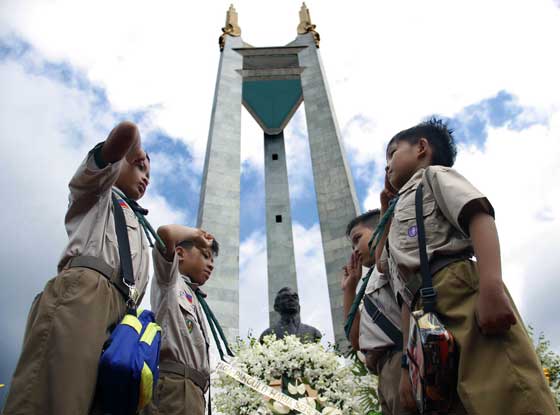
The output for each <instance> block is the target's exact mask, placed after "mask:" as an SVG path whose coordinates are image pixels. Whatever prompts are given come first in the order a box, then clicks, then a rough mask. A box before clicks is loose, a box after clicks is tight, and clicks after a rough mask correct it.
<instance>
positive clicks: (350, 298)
mask: <svg viewBox="0 0 560 415" xmlns="http://www.w3.org/2000/svg"><path fill="white" fill-rule="evenodd" d="M361 276H362V261H361V260H360V258H359V255H358V254H357V253H356V251H354V252H352V256H351V257H350V260H349V261H348V264H346V265H345V266H344V268H343V277H342V283H341V288H342V305H343V309H344V316H345V317H348V313H350V308H352V303H353V302H354V299H355V298H356V288H357V287H358V283H359V282H360V277H361ZM349 340H350V344H351V345H352V348H353V349H354V350H356V351H358V350H360V341H359V340H360V309H359V308H358V310H356V315H355V317H354V321H353V322H352V327H351V329H350V339H349Z"/></svg>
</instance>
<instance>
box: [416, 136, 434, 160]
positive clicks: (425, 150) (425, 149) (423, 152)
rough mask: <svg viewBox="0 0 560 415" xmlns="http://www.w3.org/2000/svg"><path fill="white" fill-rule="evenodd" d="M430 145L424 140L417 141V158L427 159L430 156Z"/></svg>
mask: <svg viewBox="0 0 560 415" xmlns="http://www.w3.org/2000/svg"><path fill="white" fill-rule="evenodd" d="M430 150H431V148H430V143H428V140H426V139H425V138H421V139H420V140H418V156H419V158H424V157H428V156H430V155H431V151H430Z"/></svg>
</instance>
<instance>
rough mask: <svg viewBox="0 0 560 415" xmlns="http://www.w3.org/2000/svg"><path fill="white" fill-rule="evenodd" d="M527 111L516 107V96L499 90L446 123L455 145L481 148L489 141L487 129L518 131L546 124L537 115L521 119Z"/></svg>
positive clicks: (517, 102) (518, 106) (521, 107)
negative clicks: (452, 133) (462, 144)
mask: <svg viewBox="0 0 560 415" xmlns="http://www.w3.org/2000/svg"><path fill="white" fill-rule="evenodd" d="M529 110H530V109H529V108H525V107H523V106H521V105H520V104H519V101H518V99H517V97H516V96H515V95H513V94H511V93H509V92H507V91H503V90H502V91H500V92H498V93H497V94H496V95H495V96H494V97H491V98H486V99H483V100H482V101H480V102H477V103H476V104H472V105H469V106H467V107H465V108H464V109H463V110H462V111H461V112H460V113H459V114H457V115H456V116H455V117H453V118H447V120H448V121H449V126H450V127H451V128H453V129H454V130H455V139H456V140H457V142H458V143H465V144H475V145H476V146H477V147H483V146H484V143H485V142H486V138H487V137H488V128H500V127H507V128H510V129H512V130H518V131H519V130H523V129H525V128H528V127H530V126H532V125H534V124H540V123H543V122H545V121H544V120H543V119H541V118H540V117H538V114H536V112H535V114H532V116H530V117H523V114H524V113H525V112H526V111H529Z"/></svg>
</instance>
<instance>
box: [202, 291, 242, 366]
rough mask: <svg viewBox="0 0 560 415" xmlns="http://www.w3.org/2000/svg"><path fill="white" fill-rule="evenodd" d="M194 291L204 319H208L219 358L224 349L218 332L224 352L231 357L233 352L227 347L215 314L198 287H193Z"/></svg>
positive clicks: (222, 356)
mask: <svg viewBox="0 0 560 415" xmlns="http://www.w3.org/2000/svg"><path fill="white" fill-rule="evenodd" d="M194 293H195V295H196V298H198V301H199V303H200V305H201V307H202V310H203V311H204V314H205V315H206V320H207V321H208V325H209V326H210V330H211V331H212V336H213V337H214V341H215V342H216V346H217V347H218V352H219V353H220V359H222V360H224V351H223V349H222V345H221V342H220V339H219V338H218V334H219V336H220V338H221V340H222V342H223V343H224V347H225V349H226V353H227V354H228V356H231V357H233V352H232V351H231V349H230V348H229V344H228V341H227V339H226V336H225V334H224V331H223V330H222V327H221V326H220V323H218V320H217V319H216V316H215V315H214V313H213V312H212V310H211V309H210V306H209V305H208V303H207V302H206V299H205V298H204V296H203V294H202V293H201V292H200V290H198V289H195V290H194ZM216 330H217V333H216ZM224 361H225V360H224Z"/></svg>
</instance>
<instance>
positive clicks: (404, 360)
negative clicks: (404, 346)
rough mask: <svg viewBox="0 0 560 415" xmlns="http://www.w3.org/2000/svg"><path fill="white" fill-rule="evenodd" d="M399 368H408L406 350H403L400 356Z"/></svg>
mask: <svg viewBox="0 0 560 415" xmlns="http://www.w3.org/2000/svg"><path fill="white" fill-rule="evenodd" d="M401 368H403V369H408V356H407V355H406V352H404V353H403V355H402V357H401Z"/></svg>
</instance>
